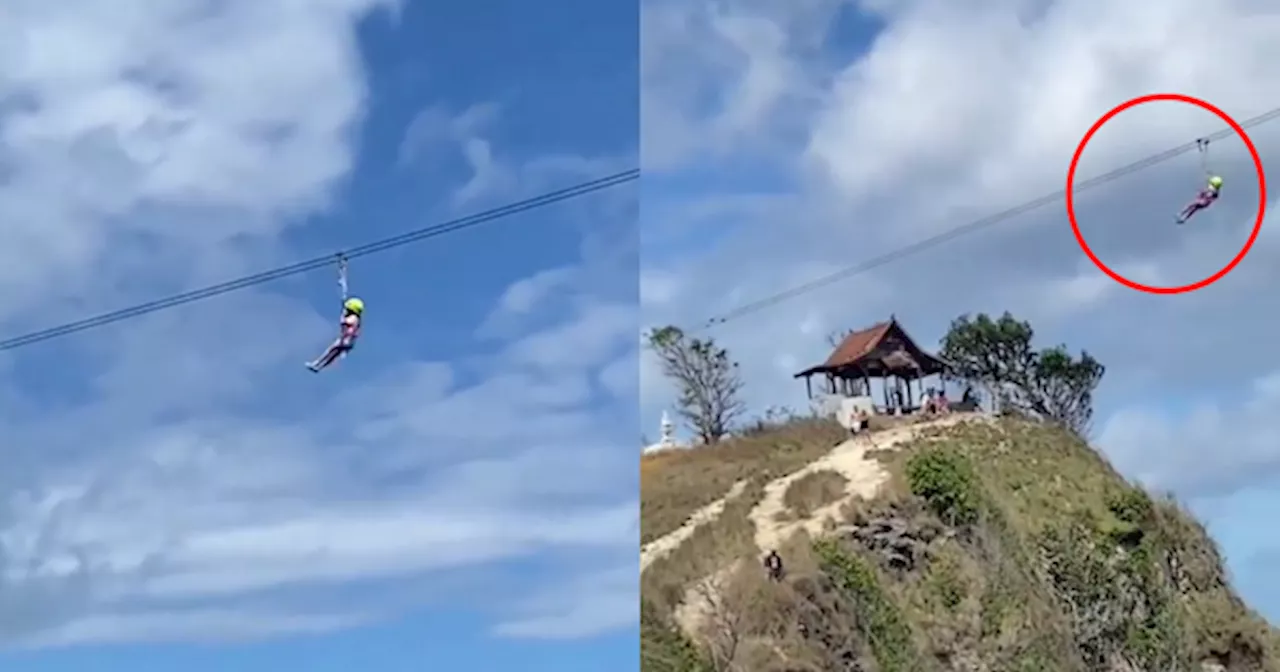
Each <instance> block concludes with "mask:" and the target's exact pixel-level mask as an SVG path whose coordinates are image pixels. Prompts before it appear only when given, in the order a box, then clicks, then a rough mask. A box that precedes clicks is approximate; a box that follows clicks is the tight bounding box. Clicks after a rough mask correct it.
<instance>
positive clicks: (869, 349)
mask: <svg viewBox="0 0 1280 672" xmlns="http://www.w3.org/2000/svg"><path fill="white" fill-rule="evenodd" d="M946 371H947V365H946V363H945V362H944V361H942V360H941V359H939V358H937V357H935V356H934V355H931V354H929V353H927V352H925V351H924V350H922V349H921V348H920V346H918V345H916V343H915V341H913V340H911V337H910V336H908V335H907V332H906V330H904V329H903V328H902V325H900V324H898V320H897V319H896V318H894V317H890V318H889V321H888V322H881V323H879V324H877V325H875V326H873V327H871V328H869V329H863V330H861V331H855V332H852V333H850V334H849V335H848V336H845V337H844V340H842V341H841V342H840V344H839V345H837V346H836V349H835V350H834V351H833V352H832V353H831V356H830V357H827V361H825V362H823V363H822V364H820V365H818V366H814V367H810V368H808V369H805V370H804V371H801V372H800V373H797V374H796V375H795V377H796V378H804V384H805V390H806V392H808V395H809V398H811V399H812V398H813V383H812V378H813V376H815V375H818V374H822V375H824V376H825V377H826V383H827V384H826V388H827V393H828V394H839V395H844V396H847V397H854V396H870V395H871V380H872V379H880V380H881V381H883V383H884V384H883V388H884V403H885V406H886V407H889V406H894V404H892V403H890V389H891V387H892V388H893V389H900V388H898V387H897V384H898V381H902V382H905V383H906V398H905V399H900V400H898V401H899V404H897V405H898V406H900V407H901V408H903V409H904V410H910V409H913V408H914V407H915V406H916V402H917V401H918V399H917V397H918V396H919V394H920V385H919V383H920V381H921V380H922V379H923V378H926V377H928V376H934V375H941V374H943V373H945V372H946ZM891 379H893V380H894V382H895V384H894V385H893V386H891V385H890V384H889V381H890V380H891ZM912 383H917V385H916V386H915V387H916V389H915V391H914V394H913V390H912ZM939 387H941V385H939Z"/></svg>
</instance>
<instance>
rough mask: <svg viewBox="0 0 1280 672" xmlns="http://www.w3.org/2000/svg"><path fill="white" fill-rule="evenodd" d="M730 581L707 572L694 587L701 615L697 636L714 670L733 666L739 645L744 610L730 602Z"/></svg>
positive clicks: (726, 670)
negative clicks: (708, 655)
mask: <svg viewBox="0 0 1280 672" xmlns="http://www.w3.org/2000/svg"><path fill="white" fill-rule="evenodd" d="M728 583H729V581H727V580H723V579H722V578H721V577H717V576H709V577H706V578H704V579H702V580H701V581H699V582H698V583H697V584H696V586H695V588H694V595H695V597H696V599H697V600H698V601H699V602H701V603H702V604H701V605H700V606H701V607H702V618H701V623H700V627H699V630H701V632H699V633H698V634H699V636H700V639H702V641H703V642H705V643H706V647H707V652H708V653H709V654H710V656H711V665H712V667H713V668H714V669H715V670H716V671H717V672H731V671H733V670H736V669H737V667H738V665H737V661H738V658H739V654H740V652H741V648H742V639H743V635H744V634H745V633H744V632H743V629H744V626H745V620H746V618H745V617H746V614H745V613H743V611H742V610H741V609H736V608H734V607H735V606H736V605H732V604H730V603H729V602H730V600H729V599H728V595H727V592H728V591H727V590H726V588H728V585H727V584H728Z"/></svg>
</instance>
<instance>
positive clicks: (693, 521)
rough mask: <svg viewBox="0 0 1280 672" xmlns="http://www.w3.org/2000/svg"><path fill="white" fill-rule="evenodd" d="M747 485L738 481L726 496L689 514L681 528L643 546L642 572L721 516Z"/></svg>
mask: <svg viewBox="0 0 1280 672" xmlns="http://www.w3.org/2000/svg"><path fill="white" fill-rule="evenodd" d="M746 487H747V482H746V481H738V482H737V483H734V484H733V487H732V488H730V489H729V492H728V493H727V494H726V495H725V496H724V497H721V498H720V499H717V500H716V501H714V502H711V503H710V504H708V505H706V506H704V507H702V508H701V509H698V510H697V511H694V512H693V515H691V516H689V519H688V520H686V521H684V524H683V525H681V526H680V527H679V528H676V529H675V530H673V531H671V532H668V533H666V534H664V535H662V536H661V537H658V538H657V539H654V540H653V541H651V542H649V543H647V544H645V545H643V546H641V547H640V573H642V574H643V573H644V570H646V569H648V568H649V565H650V564H652V563H653V562H654V561H655V560H658V559H659V558H664V557H666V556H667V555H669V554H670V553H671V552H672V551H674V550H676V549H677V548H679V547H680V544H683V543H684V542H685V541H686V540H688V538H689V537H691V536H693V533H694V532H695V531H697V529H698V528H699V527H700V526H702V525H705V524H706V523H709V522H711V521H713V520H715V519H716V518H719V517H720V512H722V511H724V507H725V504H727V503H728V502H729V500H731V499H733V498H735V497H737V496H739V495H741V494H742V491H743V490H744V489H746Z"/></svg>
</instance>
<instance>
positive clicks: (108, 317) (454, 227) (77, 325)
mask: <svg viewBox="0 0 1280 672" xmlns="http://www.w3.org/2000/svg"><path fill="white" fill-rule="evenodd" d="M639 177H640V170H639V169H638V168H632V169H630V170H624V171H622V172H620V173H614V174H612V175H607V176H605V177H600V178H597V179H594V180H591V181H588V182H583V183H580V184H576V185H574V186H572V187H566V188H564V189H559V190H556V191H551V192H547V193H544V194H541V195H539V196H534V197H532V198H528V199H525V200H523V201H516V202H515V203H509V204H507V205H504V206H501V207H498V208H493V209H491V210H486V211H484V212H480V213H477V214H474V215H468V216H466V217H460V218H458V219H454V220H450V221H447V222H443V223H441V224H436V225H434V226H429V227H425V228H421V229H415V230H413V231H408V232H406V233H402V234H400V235H397V236H392V237H391V238H385V239H382V240H377V241H374V242H370V243H365V244H364V245H359V246H357V247H353V248H351V249H349V250H344V251H342V252H339V253H338V254H336V255H335V254H329V255H325V256H323V257H317V258H314V259H308V260H306V261H300V262H297V263H294V264H290V265H288V266H281V267H279V268H274V269H271V270H268V271H263V272H261V273H255V274H253V275H248V276H244V277H242V278H237V279H235V280H229V281H227V282H222V283H218V284H216V285H211V286H209V287H204V288H202V289H196V290H192V291H189V292H183V293H181V294H176V295H174V296H170V297H167V298H163V299H157V300H155V301H149V302H147V303H142V304H138V305H136V306H132V307H129V308H123V309H121V310H116V311H112V312H109V313H103V314H101V315H98V316H95V317H90V318H87V319H83V320H77V321H75V322H69V323H66V324H62V325H59V326H56V327H50V328H48V329H42V330H40V331H35V332H31V333H29V334H24V335H22V336H17V337H14V338H10V339H6V340H2V341H0V351H4V350H13V349H15V348H20V347H22V346H26V345H31V344H33V343H39V342H41V341H47V340H49V339H51V338H57V337H59V336H66V335H67V334H73V333H76V332H79V331H85V330H87V329H94V328H97V327H101V326H104V325H108V324H112V323H115V322H120V321H122V320H128V319H132V318H135V317H139V316H142V315H146V314H148V313H154V312H156V311H160V310H166V309H168V308H174V307H176V306H180V305H183V304H187V303H192V302H194V301H202V300H204V299H209V298H212V297H215V296H219V295H222V294H227V293H229V292H235V291H238V290H241V289H246V288H248V287H252V286H254V285H260V284H263V283H266V282H272V281H274V280H279V279H281V278H286V277H289V276H292V275H299V274H302V273H308V272H310V271H314V270H317V269H320V268H325V267H327V266H332V265H334V264H335V263H340V262H341V260H343V259H354V258H356V257H363V256H368V255H371V254H377V253H379V252H385V251H387V250H390V249H392V248H396V247H400V246H402V245H408V244H410V243H416V242H419V241H422V240H426V239H428V238H435V237H437V236H443V235H446V234H449V233H454V232H457V231H461V230H463V229H469V228H473V227H476V226H479V225H481V224H487V223H489V222H492V221H494V220H496V219H501V218H503V217H508V216H510V215H515V214H519V213H522V212H527V211H529V210H534V209H536V208H540V207H543V206H545V205H551V204H553V203H559V202H561V201H567V200H570V199H574V198H578V197H579V196H585V195H587V194H590V193H593V192H597V191H602V190H604V189H608V188H610V187H616V186H618V185H620V184H623V183H626V182H631V181H633V180H636V179H638V178H639Z"/></svg>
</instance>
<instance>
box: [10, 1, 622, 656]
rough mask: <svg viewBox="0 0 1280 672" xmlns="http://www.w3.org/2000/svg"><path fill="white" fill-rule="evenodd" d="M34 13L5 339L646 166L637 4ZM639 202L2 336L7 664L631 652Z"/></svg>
mask: <svg viewBox="0 0 1280 672" xmlns="http://www.w3.org/2000/svg"><path fill="white" fill-rule="evenodd" d="M12 13H13V16H11V17H9V19H8V20H7V21H6V26H5V27H4V28H3V29H0V31H8V32H7V33H5V34H4V35H0V38H3V39H0V42H3V43H5V44H7V45H10V46H8V47H6V48H7V49H10V50H11V51H10V52H7V53H6V54H5V56H6V58H5V59H3V60H4V65H0V99H3V100H4V101H6V103H12V104H6V105H5V106H4V109H3V113H2V114H0V162H3V165H4V166H5V168H6V176H7V178H8V179H7V182H6V184H4V185H0V192H3V193H0V202H3V204H4V205H0V220H2V221H5V222H7V223H8V224H7V228H6V230H7V231H8V235H9V236H11V238H10V240H9V241H8V243H9V244H8V245H7V246H6V247H7V249H8V250H11V251H12V252H10V254H9V256H8V257H7V258H6V259H4V261H5V264H4V268H5V270H4V271H0V283H6V284H7V285H8V287H9V291H7V292H5V294H6V296H7V298H5V299H0V328H3V330H4V333H7V334H14V335H17V334H20V333H24V332H26V331H29V330H32V329H37V328H42V327H45V326H49V325H51V324H57V323H59V322H62V321H65V320H69V319H75V318H79V317H83V316H86V315H89V314H94V313H97V312H102V311H105V310H111V309H114V308H118V307H121V306H127V305H131V304H134V303H138V302H141V301H145V300H149V299H152V298H157V297H160V296H164V295H167V294H169V293H172V292H175V291H181V290H184V289H188V288H193V287H198V286H203V285H207V284H211V283H213V282H217V281H220V280H224V279H227V278H231V277H237V276H239V275H244V274H247V273H251V272H254V271H257V270H261V269H264V268H271V267H273V266H276V265H280V264H285V263H289V262H291V261H294V260H297V259H303V258H308V257H312V256H316V255H320V254H326V253H329V252H333V251H336V250H337V249H340V248H342V247H347V246H351V245H354V244H359V243H361V242H365V241H369V240H374V239H378V238H382V237H385V236H389V235H394V234H396V233H399V232H402V231H405V230H409V229H414V228H419V227H423V226H428V225H431V224H433V223H436V222H439V221H443V220H446V219H449V218H451V217H455V216H459V215H463V214H469V213H471V212H475V211H479V210H483V209H487V208H491V207H496V206H499V205H502V204H505V203H508V202H511V201H515V200H519V199H521V198H527V197H530V196H534V195H537V194H538V193H540V192H543V191H548V190H551V189H555V188H559V187H562V186H567V185H571V184H574V183H578V182H582V181H585V180H588V179H592V178H594V177H598V176H601V175H605V174H609V173H613V172H617V171H619V170H623V169H626V168H629V167H632V166H634V165H636V161H637V125H638V112H637V110H638V94H637V90H636V78H637V71H638V56H637V53H638V35H637V16H636V8H635V6H634V5H627V4H625V3H621V4H620V3H594V4H592V5H591V6H589V7H588V6H583V5H582V4H581V3H560V4H558V5H557V4H556V3H550V4H548V3H541V4H539V5H538V6H537V7H534V6H531V5H529V4H528V3H519V2H513V1H495V2H485V3H478V4H472V6H471V7H470V8H467V7H465V6H464V5H456V6H444V5H439V4H438V3H437V4H432V3H423V2H407V3H404V4H403V5H398V6H397V5H392V4H388V3H382V2H378V1H376V0H324V1H323V2H320V3H311V4H307V5H306V6H305V8H304V7H302V6H299V5H297V3H289V2H258V1H254V2H249V1H247V0H246V1H243V2H241V1H235V2H228V3H219V4H218V5H216V6H212V7H210V6H208V5H207V4H206V3H199V2H194V1H193V2H190V3H182V2H179V3H168V4H167V5H166V6H165V7H156V8H154V9H152V8H140V9H138V10H137V11H129V12H120V11H118V5H116V4H114V3H107V2H105V1H97V0H86V1H85V2H80V3H73V4H72V5H67V6H65V7H61V6H60V7H57V8H51V7H48V6H46V5H42V4H38V3H27V4H19V5H17V6H15V7H14V8H13V12H12ZM584 26H589V28H584ZM72 44H74V45H75V48H74V49H73V48H71V46H70V45H72ZM15 45H16V46H15ZM55 196H56V198H55ZM635 197H636V189H635V186H634V183H633V184H630V185H626V186H623V187H618V188H614V189H612V190H609V191H608V192H606V193H602V194H597V195H592V196H588V197H584V198H582V199H580V200H578V201H575V202H572V203H567V204H561V205H555V206H551V207H547V208H545V209H542V210H538V211H535V212H532V213H528V214H522V215H517V216H514V217H511V218H508V219H505V220H500V221H497V222H494V223H492V224H489V225H485V226H483V227H479V228H477V229H473V230H470V231H466V232H463V233H459V234H456V235H451V236H447V237H443V238H438V239H434V240H431V241H427V242H424V243H421V244H418V245H413V246H408V247H403V248H398V249H396V250H393V251H390V252H387V253H385V254H381V255H377V256H374V257H367V258H363V259H359V260H355V261H354V262H353V264H352V267H351V283H352V290H353V292H354V293H357V294H359V295H360V296H361V297H362V298H364V299H365V301H366V304H367V306H368V314H367V319H366V330H365V333H364V335H363V337H362V341H361V343H360V345H359V348H358V351H357V352H356V353H355V354H354V355H353V356H352V357H351V358H349V359H348V360H346V361H343V362H341V363H340V364H339V365H338V366H337V367H336V368H335V369H332V370H330V371H327V372H325V373H323V374H322V375H319V376H313V375H311V374H309V373H308V372H306V371H305V369H303V368H302V363H303V362H304V361H305V360H306V359H309V358H311V357H313V356H315V355H316V354H317V353H318V352H319V350H320V349H322V348H323V347H324V345H325V344H326V343H327V342H328V340H329V339H330V338H332V336H333V333H334V329H335V327H334V321H335V319H336V314H335V313H336V308H337V287H336V283H335V281H334V276H333V275H332V274H331V273H325V272H321V273H316V274H311V275H307V276H302V277H297V278H292V279H289V280H284V281H281V282H278V283H274V284H271V285H266V286H260V287H255V288H253V289H252V290H247V291H244V292H241V293H237V294H234V295H228V296H225V297H221V298H218V299H214V300H210V301H207V302H202V303H196V304H192V305H189V306H185V307H183V308H179V309H175V310H171V311H166V312H164V313H158V314H155V315H152V316H148V317H145V318H141V319H137V320H132V321H128V322H125V323H121V324H118V325H114V326H111V327H106V328H103V329H101V330H97V331H93V332H87V333H84V334H80V335H75V336H70V337H67V338H64V339H60V340H56V341H51V342H48V343H44V344H40V345H36V346H31V347H29V348H24V349H20V350H16V351H13V352H10V353H6V354H5V355H4V356H3V357H0V367H3V369H4V370H5V371H6V372H7V373H8V374H9V375H8V376H6V380H5V381H4V382H3V383H0V397H3V398H4V400H5V403H4V404H3V410H0V423H3V425H4V427H5V432H6V434H7V435H8V436H9V437H10V441H9V442H8V448H7V453H8V454H7V456H6V457H7V461H8V462H9V466H8V467H7V468H6V470H5V471H6V473H5V475H4V476H3V478H2V479H0V487H2V488H4V497H3V498H0V501H3V506H0V514H3V521H4V523H5V524H4V526H3V528H4V532H3V534H0V545H2V547H3V549H4V554H3V558H4V562H3V570H4V571H3V573H2V574H0V582H3V586H2V588H3V591H2V592H3V593H4V594H5V595H6V597H4V598H0V612H2V613H3V614H4V615H3V617H2V621H0V622H4V623H6V627H5V628H3V629H0V633H2V634H3V636H4V638H5V640H7V642H8V644H9V646H8V649H9V650H8V651H6V652H4V653H0V665H12V666H20V667H21V668H22V669H27V670H50V671H54V670H77V671H78V672H88V671H91V670H103V671H108V672H109V671H112V670H130V671H131V672H138V671H141V670H172V669H189V670H227V669H235V670H246V671H252V670H257V669H262V670H275V669H280V668H281V667H282V666H285V667H291V668H298V669H308V670H317V671H323V670H326V669H334V670H337V669H350V668H351V666H353V665H356V664H360V665H367V666H369V667H371V668H372V669H379V670H386V671H388V672H393V671H394V670H417V669H421V668H422V665H423V664H424V661H426V664H429V665H436V666H445V667H450V668H454V667H458V668H461V667H464V666H465V667H468V668H470V669H480V670H483V669H512V668H513V667H516V666H519V667H520V668H521V669H528V670H562V671H568V670H600V669H612V670H624V669H631V668H633V667H634V666H635V665H636V662H635V661H636V660H637V658H638V656H637V651H636V637H637V633H636V630H635V618H636V610H635V601H636V597H635V590H636V586H635V581H636V568H635V563H636V562H637V561H636V556H635V543H636V542H635V539H636V536H637V532H636V516H637V515H638V507H637V505H636V487H637V484H636V481H635V463H634V451H635V444H636V436H635V427H636V426H637V423H638V418H637V411H636V407H637V396H636V394H637V393H636V389H637V379H636V358H637V353H636V333H637V330H638V327H639V323H638V311H637V308H636V302H637V298H636V297H637V293H638V280H637V277H636V271H635V269H636V268H637V264H638V246H637V230H636V221H635V219H636V214H635V213H636V205H635Z"/></svg>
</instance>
